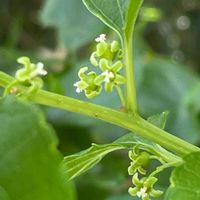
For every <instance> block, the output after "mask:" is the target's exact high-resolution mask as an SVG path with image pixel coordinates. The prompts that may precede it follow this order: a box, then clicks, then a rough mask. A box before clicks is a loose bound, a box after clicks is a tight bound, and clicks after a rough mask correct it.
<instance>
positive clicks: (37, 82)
mask: <svg viewBox="0 0 200 200" xmlns="http://www.w3.org/2000/svg"><path fill="white" fill-rule="evenodd" d="M17 61H18V63H19V64H22V65H23V68H21V69H19V70H17V72H16V74H15V80H14V81H13V82H11V83H10V84H9V85H8V86H7V88H6V89H5V91H4V94H3V95H4V96H5V95H7V94H8V93H13V94H16V95H21V94H26V95H27V94H30V93H35V92H37V91H38V90H39V89H41V88H42V87H43V81H42V79H41V78H40V77H38V76H41V75H42V76H44V75H46V74H47V71H46V70H44V64H43V63H41V62H39V63H37V64H34V63H31V61H30V59H29V58H28V57H25V56H24V57H20V58H18V59H17ZM21 86H24V88H26V90H25V89H23V90H21V89H20V87H21Z"/></svg>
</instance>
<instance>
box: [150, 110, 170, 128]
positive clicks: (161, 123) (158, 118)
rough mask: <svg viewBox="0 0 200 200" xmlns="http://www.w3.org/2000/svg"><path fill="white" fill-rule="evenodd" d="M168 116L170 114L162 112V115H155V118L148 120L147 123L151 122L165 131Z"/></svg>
mask: <svg viewBox="0 0 200 200" xmlns="http://www.w3.org/2000/svg"><path fill="white" fill-rule="evenodd" d="M168 114H169V113H168V112H167V111H165V112H162V113H161V114H157V115H153V116H151V117H149V118H148V119H147V121H149V122H150V123H151V124H153V125H155V126H157V127H159V128H161V129H164V128H165V124H166V121H167V116H168Z"/></svg>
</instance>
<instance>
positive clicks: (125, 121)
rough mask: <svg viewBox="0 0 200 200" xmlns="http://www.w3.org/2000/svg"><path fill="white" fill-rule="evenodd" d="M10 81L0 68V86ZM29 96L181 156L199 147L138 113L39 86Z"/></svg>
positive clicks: (37, 101)
mask: <svg viewBox="0 0 200 200" xmlns="http://www.w3.org/2000/svg"><path fill="white" fill-rule="evenodd" d="M11 81H13V78H12V77H10V76H8V75H7V74H5V73H3V72H0V85H1V86H3V87H6V86H8V85H9V83H10V82H11ZM28 98H29V100H30V101H31V102H33V103H37V104H41V105H46V106H51V107H55V108H60V109H63V110H67V111H71V112H75V113H80V114H84V115H87V116H90V117H94V118H97V119H101V120H103V121H106V122H109V123H111V124H115V125H117V126H120V127H122V128H125V129H128V130H129V131H131V132H134V133H137V134H139V135H141V136H142V137H144V138H146V139H148V140H150V141H153V142H155V143H157V144H160V145H161V146H163V147H165V148H166V149H168V150H171V151H173V152H176V153H177V154H179V155H181V156H184V155H186V154H188V153H191V152H194V151H200V149H199V148H198V147H196V146H194V145H192V144H190V143H188V142H186V141H184V140H182V139H180V138H178V137H176V136H173V135H171V134H169V133H167V132H166V131H164V130H162V129H159V128H158V127H156V126H154V125H152V124H150V123H149V122H147V121H146V120H144V119H142V118H141V117H140V116H138V115H137V114H135V115H130V114H127V113H123V112H119V111H116V110H113V109H110V108H107V107H103V106H99V105H95V104H92V103H88V102H85V101H80V100H77V99H74V98H70V97H66V96H62V95H59V94H55V93H52V92H47V91H44V90H39V91H38V92H37V93H36V94H31V95H30V96H28Z"/></svg>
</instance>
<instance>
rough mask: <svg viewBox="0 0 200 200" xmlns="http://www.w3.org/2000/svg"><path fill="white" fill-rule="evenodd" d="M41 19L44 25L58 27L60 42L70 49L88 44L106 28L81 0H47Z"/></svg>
mask: <svg viewBox="0 0 200 200" xmlns="http://www.w3.org/2000/svg"><path fill="white" fill-rule="evenodd" d="M40 19H41V22H42V23H43V25H44V26H51V27H55V28H57V30H58V36H59V41H60V44H62V46H63V45H64V47H65V48H67V49H70V50H76V49H78V48H80V47H81V46H83V45H85V44H87V43H88V42H90V41H91V39H93V38H95V37H97V36H98V35H99V34H100V33H101V32H102V30H104V29H105V26H104V25H103V24H102V23H100V22H99V21H98V20H97V19H96V18H95V17H93V16H92V15H91V14H90V13H89V12H88V11H87V10H86V9H85V8H84V6H83V4H82V2H81V0H56V1H55V0H46V1H45V4H44V7H43V9H42V10H41V15H40Z"/></svg>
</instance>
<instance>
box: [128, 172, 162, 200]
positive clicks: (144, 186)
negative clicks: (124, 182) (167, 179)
mask: <svg viewBox="0 0 200 200" xmlns="http://www.w3.org/2000/svg"><path fill="white" fill-rule="evenodd" d="M157 180H158V179H157V178H156V177H148V178H147V177H143V178H141V179H139V178H138V173H135V175H134V176H133V179H132V182H133V184H134V185H135V187H130V188H129V190H128V192H129V194H130V195H131V196H138V197H139V198H141V199H142V200H151V198H150V197H160V196H161V195H162V194H163V192H162V191H160V190H155V189H154V188H153V186H154V184H155V183H156V182H157Z"/></svg>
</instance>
